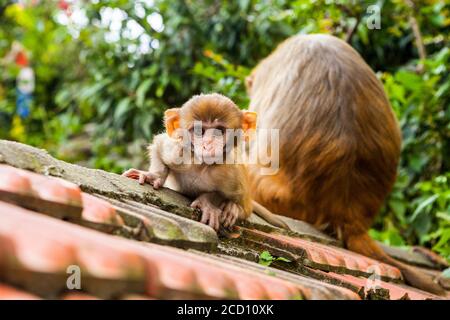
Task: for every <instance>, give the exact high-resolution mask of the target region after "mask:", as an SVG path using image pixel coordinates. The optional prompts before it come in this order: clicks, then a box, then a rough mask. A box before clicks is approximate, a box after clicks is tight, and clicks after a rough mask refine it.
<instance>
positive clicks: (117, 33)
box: [0, 0, 450, 258]
mask: <svg viewBox="0 0 450 320" xmlns="http://www.w3.org/2000/svg"><path fill="white" fill-rule="evenodd" d="M30 3H31V2H30ZM447 3H448V2H447V1H445V0H420V1H419V0H417V1H414V2H412V1H408V0H391V1H382V0H376V1H356V0H348V1H345V0H336V1H331V0H314V1H313V0H296V1H287V0H261V1H256V0H240V1H227V2H225V1H217V0H200V1H189V0H175V1H169V0H155V1H148V0H147V1H145V0H139V1H125V0H104V1H67V2H65V1H45V0H41V1H39V2H38V4H36V5H33V4H29V5H25V6H21V5H19V4H17V3H13V1H1V2H0V58H1V57H4V56H6V55H7V53H8V52H9V51H10V50H11V46H12V44H13V42H20V43H21V45H22V46H23V47H24V48H25V49H26V50H27V52H28V54H29V56H30V61H31V65H32V67H33V69H34V71H35V73H36V90H35V92H34V100H33V104H32V113H31V116H30V117H28V118H25V119H22V118H20V117H19V116H18V115H17V113H16V107H15V104H16V94H17V93H16V90H15V79H16V76H17V73H18V71H19V68H18V67H17V66H16V65H15V64H14V63H2V64H0V66H1V69H2V72H1V73H0V81H1V82H0V137H2V138H8V139H14V140H18V141H22V142H25V143H29V144H32V145H36V146H39V147H43V148H46V149H48V150H49V151H50V152H52V153H53V154H54V155H56V156H58V157H61V158H64V159H66V160H69V161H73V162H79V163H82V164H85V165H88V166H92V167H97V168H102V169H106V170H110V171H115V172H120V171H121V170H122V169H123V168H125V167H129V166H142V165H143V163H145V153H144V151H143V146H145V144H146V143H147V142H148V141H150V140H151V138H152V135H153V134H154V133H156V132H158V131H159V130H161V118H162V114H163V111H164V110H165V109H166V108H168V107H173V106H179V105H180V104H181V103H182V102H184V101H185V100H186V99H188V98H189V97H190V96H191V95H193V94H196V93H199V92H209V91H218V92H221V93H223V94H225V95H228V96H230V97H231V98H232V99H234V100H235V101H236V102H237V103H238V104H239V105H240V106H241V107H242V108H246V107H247V105H248V98H247V95H246V93H245V88H244V79H245V77H246V75H247V74H248V73H249V72H250V70H251V68H252V67H254V66H255V65H256V63H257V62H258V61H259V60H260V59H262V58H263V57H265V56H266V55H268V54H269V53H270V52H271V51H272V50H273V49H274V48H275V47H276V45H277V44H278V43H280V42H281V41H282V40H284V39H285V38H287V37H289V36H291V35H294V34H297V33H317V32H320V33H329V34H333V35H336V36H338V37H341V38H343V39H346V40H348V41H349V42H350V43H351V45H352V46H353V47H354V48H356V49H357V50H358V51H359V52H360V54H361V55H362V56H363V57H364V59H365V60H366V61H367V62H368V63H369V65H370V66H371V67H372V68H373V69H374V70H375V71H376V72H377V75H378V76H379V78H380V79H381V80H382V81H383V83H384V86H385V89H386V92H387V93H388V95H389V98H390V100H391V103H392V106H393V108H394V110H395V113H396V115H397V117H398V119H399V122H400V125H401V128H402V132H403V139H404V142H403V151H402V160H401V165H400V168H399V176H398V181H397V183H396V185H395V188H394V191H393V192H392V194H391V196H390V197H389V199H388V201H387V202H386V206H385V208H384V209H383V212H382V214H381V215H380V217H379V219H378V220H377V221H376V224H375V226H374V229H373V230H372V231H371V234H372V236H374V237H376V238H378V239H380V240H382V241H385V242H387V243H389V244H393V245H411V244H416V243H420V244H423V245H428V246H430V247H432V248H433V249H434V250H436V251H437V252H439V253H441V254H442V255H444V256H446V257H447V258H450V244H449V243H450V241H449V240H450V190H449V185H450V181H449V179H450V108H449V105H450V103H449V100H450V79H449V70H448V68H449V65H450V50H449V33H448V28H449V25H450V11H449V5H448V4H447ZM372 5H377V6H378V8H380V9H381V11H380V18H381V21H380V27H381V28H380V29H371V28H369V27H368V26H369V25H370V22H371V19H372V18H373V11H371V10H370V7H371V6H372ZM69 10H70V11H71V12H69ZM371 12H372V13H371ZM112 17H114V19H112ZM414 26H416V27H417V28H416V29H418V30H419V33H417V32H414ZM416 31H417V30H416ZM421 47H422V48H424V49H425V50H424V52H421V51H420V50H418V48H419V49H420V48H421ZM423 53H425V54H426V55H425V56H423ZM380 174H383V173H382V172H380Z"/></svg>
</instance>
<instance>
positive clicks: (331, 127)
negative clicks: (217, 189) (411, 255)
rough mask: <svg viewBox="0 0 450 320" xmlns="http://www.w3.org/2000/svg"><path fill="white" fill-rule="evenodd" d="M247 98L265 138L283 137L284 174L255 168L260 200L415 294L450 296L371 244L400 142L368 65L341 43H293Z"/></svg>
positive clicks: (321, 38)
mask: <svg viewBox="0 0 450 320" xmlns="http://www.w3.org/2000/svg"><path fill="white" fill-rule="evenodd" d="M247 89H248V92H249V94H250V97H251V102H250V110H253V111H256V112H258V114H259V123H258V126H259V128H266V129H280V135H279V138H280V140H279V141H280V143H279V146H280V150H279V152H280V169H279V171H278V173H277V174H275V175H262V174H261V172H262V171H261V170H260V169H261V168H259V167H258V166H255V167H253V168H251V183H252V187H251V189H252V190H253V192H254V193H253V197H254V199H255V200H256V201H257V202H259V203H261V204H263V205H264V206H266V207H267V208H268V209H270V210H271V211H272V212H274V213H278V214H281V215H286V216H290V217H293V218H296V219H300V220H304V221H307V222H309V223H312V224H313V225H315V226H317V227H319V228H323V229H325V230H326V231H328V233H330V234H332V235H335V236H337V237H338V238H340V239H342V240H343V241H344V243H345V245H346V246H347V248H349V249H350V250H353V251H356V252H359V253H361V254H364V255H366V256H369V257H372V258H375V259H378V260H381V261H384V262H387V263H390V264H392V265H395V266H397V267H398V268H399V269H400V270H401V271H402V273H403V275H404V277H405V279H406V281H407V282H409V283H410V284H412V285H414V286H416V287H419V288H422V289H425V290H428V291H432V292H436V293H440V292H442V289H441V288H440V287H439V285H437V284H435V283H434V282H433V281H432V279H431V278H430V277H428V276H426V275H424V274H422V273H420V272H417V271H415V270H413V269H412V268H411V267H409V266H407V265H405V264H403V263H400V262H398V261H397V260H394V259H392V258H391V257H389V256H387V255H386V254H385V253H384V252H383V251H382V250H381V249H380V247H379V246H378V245H377V244H376V243H375V242H374V241H373V240H372V239H371V238H370V237H369V235H368V234H367V230H368V229H369V228H370V226H371V224H372V222H373V219H374V217H375V216H376V215H377V213H378V211H379V210H380V207H381V206H382V204H383V201H384V199H385V198H386V196H387V195H388V193H389V192H390V191H391V188H392V185H393V184H394V181H395V178H396V173H397V165H398V161H399V158H400V147H401V134H400V129H399V126H398V123H397V121H396V119H395V116H394V113H393V111H392V109H391V106H390V104H389V101H388V99H387V97H386V94H385V92H384V90H383V86H382V84H381V83H380V81H379V80H378V79H377V78H376V76H375V74H374V72H373V71H372V70H371V69H370V67H369V66H368V65H367V64H366V63H365V62H364V60H363V59H362V58H361V56H360V55H359V54H358V53H357V52H356V51H355V50H354V49H353V48H352V47H351V46H349V45H348V44H347V43H345V42H344V41H342V40H339V39H338V38H335V37H332V36H327V35H298V36H294V37H291V38H289V39H287V40H286V41H284V42H283V43H282V44H281V45H279V46H278V48H277V49H276V50H275V51H274V52H273V53H272V54H271V55H269V56H268V57H267V58H265V59H264V60H262V61H261V62H260V63H259V64H258V66H257V67H256V68H255V69H254V70H253V72H252V73H251V75H250V76H249V78H248V79H247ZM272 147H274V146H272ZM272 152H277V150H275V149H274V150H272Z"/></svg>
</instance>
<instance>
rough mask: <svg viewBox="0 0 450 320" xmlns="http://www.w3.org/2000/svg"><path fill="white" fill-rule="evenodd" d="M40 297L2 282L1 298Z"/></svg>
mask: <svg viewBox="0 0 450 320" xmlns="http://www.w3.org/2000/svg"><path fill="white" fill-rule="evenodd" d="M38 299H39V297H38V296H35V295H33V294H30V293H28V292H25V291H22V290H18V289H16V288H14V287H11V286H8V285H5V284H2V283H0V300H38Z"/></svg>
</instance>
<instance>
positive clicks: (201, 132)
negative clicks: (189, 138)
mask: <svg viewBox="0 0 450 320" xmlns="http://www.w3.org/2000/svg"><path fill="white" fill-rule="evenodd" d="M189 131H191V133H192V132H193V133H194V135H196V136H197V137H202V136H203V135H204V134H205V129H204V128H201V129H200V128H198V127H196V128H195V127H194V128H191V129H190V130H189Z"/></svg>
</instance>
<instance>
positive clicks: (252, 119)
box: [242, 111, 257, 140]
mask: <svg viewBox="0 0 450 320" xmlns="http://www.w3.org/2000/svg"><path fill="white" fill-rule="evenodd" d="M242 114H243V117H242V130H244V134H245V137H246V139H247V140H248V139H250V138H252V136H253V133H254V132H255V130H256V118H257V113H256V112H252V111H243V112H242Z"/></svg>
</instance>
